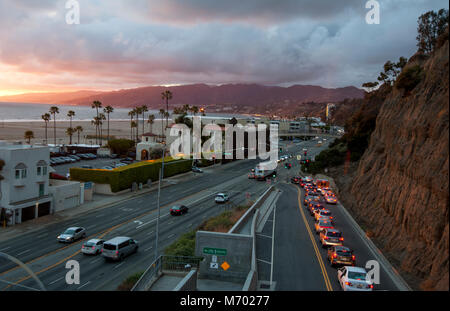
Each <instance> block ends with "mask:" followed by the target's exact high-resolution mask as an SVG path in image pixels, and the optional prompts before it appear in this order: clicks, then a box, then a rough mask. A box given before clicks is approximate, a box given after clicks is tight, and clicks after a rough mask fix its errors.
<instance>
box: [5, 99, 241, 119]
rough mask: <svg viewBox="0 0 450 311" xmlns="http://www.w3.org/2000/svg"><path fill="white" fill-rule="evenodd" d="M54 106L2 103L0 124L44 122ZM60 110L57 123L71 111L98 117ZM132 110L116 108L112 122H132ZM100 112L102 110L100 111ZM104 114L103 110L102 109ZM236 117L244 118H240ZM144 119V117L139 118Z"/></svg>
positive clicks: (83, 110) (91, 111) (90, 112)
mask: <svg viewBox="0 0 450 311" xmlns="http://www.w3.org/2000/svg"><path fill="white" fill-rule="evenodd" d="M52 106H54V105H48V104H29V103H5V102H0V122H35V121H39V122H42V118H41V116H42V115H43V114H44V113H46V112H48V111H49V109H50V107H52ZM56 106H57V107H58V108H59V114H57V115H56V120H57V121H69V117H67V112H68V111H69V110H73V111H75V116H74V117H73V120H74V121H91V120H92V119H93V118H94V116H95V115H96V110H95V109H92V108H91V107H89V106H64V105H59V106H58V105H56ZM130 110H131V108H114V112H113V113H111V114H110V120H113V121H121V120H130V117H129V116H128V112H129V111H130ZM99 112H100V110H99ZM101 112H103V108H102V109H101ZM149 114H154V115H155V117H156V118H155V119H156V120H158V119H160V118H159V110H149V111H148V112H146V113H145V118H146V119H147V116H148V115H149ZM207 115H208V116H211V117H230V118H231V117H232V116H233V114H228V113H223V114H222V113H208V114H207ZM236 117H244V116H238V115H236ZM139 118H140V119H142V115H141V116H140V117H139Z"/></svg>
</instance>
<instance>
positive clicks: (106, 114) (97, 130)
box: [25, 101, 114, 146]
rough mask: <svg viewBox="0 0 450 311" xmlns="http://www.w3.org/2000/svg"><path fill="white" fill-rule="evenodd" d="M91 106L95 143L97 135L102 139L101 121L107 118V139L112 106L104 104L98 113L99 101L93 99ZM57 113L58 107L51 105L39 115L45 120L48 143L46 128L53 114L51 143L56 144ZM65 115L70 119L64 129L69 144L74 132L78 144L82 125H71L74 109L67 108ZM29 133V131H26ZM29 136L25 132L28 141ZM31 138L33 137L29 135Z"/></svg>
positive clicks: (100, 105) (46, 139)
mask: <svg viewBox="0 0 450 311" xmlns="http://www.w3.org/2000/svg"><path fill="white" fill-rule="evenodd" d="M92 108H95V109H96V112H97V114H96V116H95V117H94V119H93V120H92V121H91V123H92V124H94V125H95V143H96V144H97V143H98V141H97V139H98V136H99V135H100V139H101V140H102V139H103V135H102V134H103V133H102V132H103V121H105V120H107V123H108V136H107V139H108V140H109V137H110V136H109V120H110V114H111V113H113V112H114V108H113V107H111V106H106V107H105V108H104V109H103V112H104V113H99V109H100V108H102V103H101V102H100V101H94V102H93V103H92ZM57 113H59V108H58V107H56V106H52V107H50V109H49V112H48V113H45V114H43V115H42V116H41V119H42V120H44V122H45V143H46V144H47V143H48V135H47V128H48V123H49V122H50V120H51V119H52V115H53V143H54V145H55V146H56V114H57ZM67 116H68V117H69V119H70V126H69V127H68V128H67V129H66V134H67V136H69V137H70V142H69V144H72V136H73V135H74V134H76V133H78V144H79V143H80V133H81V132H83V130H84V129H83V127H82V126H80V125H78V126H77V127H75V128H74V127H73V126H72V121H73V117H74V116H75V111H73V110H69V111H68V112H67ZM28 134H30V133H28ZM30 136H32V135H27V134H25V138H26V139H28V141H30ZM31 138H33V137H31Z"/></svg>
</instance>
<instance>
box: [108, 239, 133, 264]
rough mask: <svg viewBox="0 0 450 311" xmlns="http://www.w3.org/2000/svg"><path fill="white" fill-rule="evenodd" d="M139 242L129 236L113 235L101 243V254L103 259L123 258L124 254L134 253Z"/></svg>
mask: <svg viewBox="0 0 450 311" xmlns="http://www.w3.org/2000/svg"><path fill="white" fill-rule="evenodd" d="M138 248H139V243H138V241H136V240H133V239H131V238H129V237H123V236H121V237H115V238H114V239H111V240H108V241H106V242H105V243H103V248H102V256H103V257H104V258H105V260H108V259H112V260H123V259H124V258H125V257H126V256H128V255H130V254H132V253H136V252H137V250H138Z"/></svg>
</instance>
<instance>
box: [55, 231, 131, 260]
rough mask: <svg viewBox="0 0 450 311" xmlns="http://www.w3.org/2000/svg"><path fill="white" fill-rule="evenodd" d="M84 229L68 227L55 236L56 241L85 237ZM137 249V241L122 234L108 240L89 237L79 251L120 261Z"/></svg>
mask: <svg viewBox="0 0 450 311" xmlns="http://www.w3.org/2000/svg"><path fill="white" fill-rule="evenodd" d="M86 236H87V233H86V229H85V228H83V227H70V228H67V229H66V230H65V231H64V232H62V233H61V234H60V235H58V236H57V240H58V242H63V243H72V242H75V241H78V240H81V239H84V238H86ZM138 249H139V243H138V241H136V240H134V239H132V238H129V237H124V236H119V237H115V238H113V239H110V240H107V241H105V240H103V239H90V240H89V241H86V242H84V243H83V244H82V245H81V252H82V253H83V254H85V255H98V254H102V256H103V257H104V258H105V261H107V260H118V261H122V260H123V259H124V258H125V257H126V256H128V255H130V254H133V253H136V252H137V251H138Z"/></svg>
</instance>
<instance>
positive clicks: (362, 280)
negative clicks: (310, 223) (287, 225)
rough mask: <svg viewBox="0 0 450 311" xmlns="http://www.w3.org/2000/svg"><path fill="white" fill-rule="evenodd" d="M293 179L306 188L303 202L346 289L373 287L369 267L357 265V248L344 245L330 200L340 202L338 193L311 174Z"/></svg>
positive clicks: (369, 288) (356, 289)
mask: <svg viewBox="0 0 450 311" xmlns="http://www.w3.org/2000/svg"><path fill="white" fill-rule="evenodd" d="M291 182H292V183H294V184H298V185H300V186H301V187H302V188H303V189H304V192H305V193H304V200H303V205H304V206H305V208H306V209H307V210H308V212H309V214H310V215H311V216H312V217H314V221H315V223H314V229H315V232H316V234H317V235H318V236H319V242H320V244H321V245H322V248H326V249H327V260H328V261H329V262H330V264H331V266H332V267H337V268H338V270H337V277H338V281H339V284H340V286H341V288H342V289H343V290H344V291H372V290H373V284H372V282H371V281H370V280H369V279H368V278H367V277H366V276H367V271H366V270H365V269H364V268H362V267H357V266H356V257H355V255H354V251H353V250H352V249H351V248H349V247H348V246H345V245H344V236H343V234H342V232H341V231H339V230H338V229H336V227H335V218H334V216H333V213H332V211H331V210H330V209H329V208H327V205H326V204H327V203H328V204H333V205H335V204H337V198H336V195H335V194H334V193H333V191H332V190H331V189H329V188H328V187H327V186H325V185H321V184H320V183H318V182H317V180H316V181H314V180H313V179H312V178H311V177H304V178H302V177H298V176H294V177H292V178H291Z"/></svg>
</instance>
